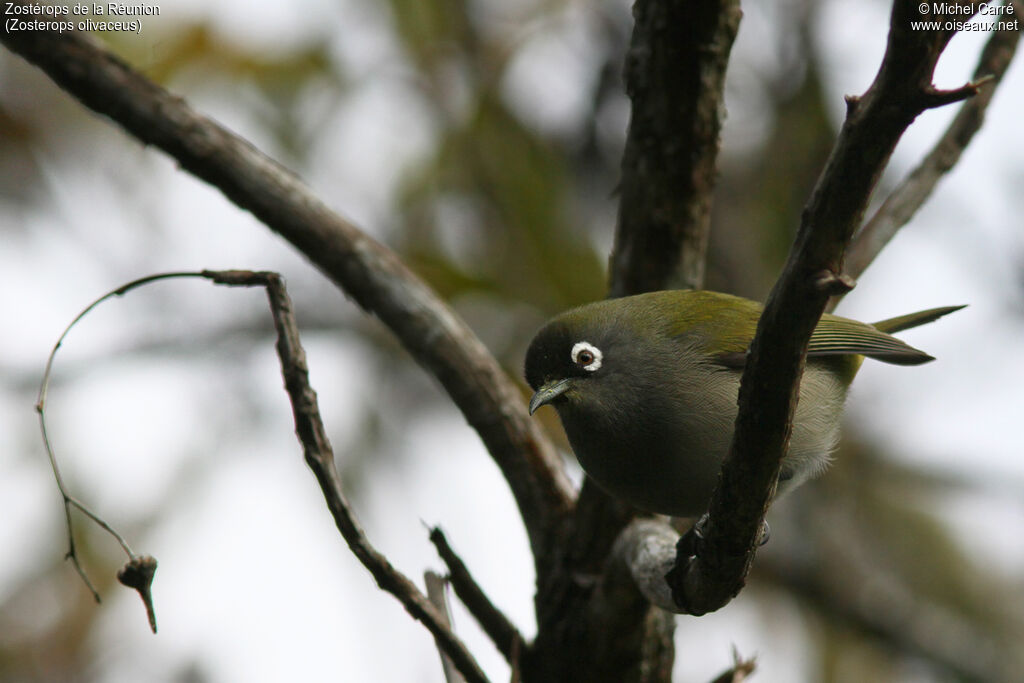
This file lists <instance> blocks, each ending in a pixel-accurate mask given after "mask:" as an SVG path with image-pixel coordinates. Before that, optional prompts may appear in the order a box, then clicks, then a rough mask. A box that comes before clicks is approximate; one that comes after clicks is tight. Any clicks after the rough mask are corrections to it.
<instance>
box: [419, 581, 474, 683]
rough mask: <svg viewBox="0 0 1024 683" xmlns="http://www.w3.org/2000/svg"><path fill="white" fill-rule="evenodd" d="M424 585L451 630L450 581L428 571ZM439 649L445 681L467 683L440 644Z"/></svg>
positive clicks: (431, 601) (432, 602)
mask: <svg viewBox="0 0 1024 683" xmlns="http://www.w3.org/2000/svg"><path fill="white" fill-rule="evenodd" d="M423 583H424V584H425V585H426V587H427V599H428V600H430V603H431V604H432V605H433V606H434V607H436V608H437V611H438V612H440V613H441V615H442V616H443V617H444V623H445V626H447V627H448V628H451V626H452V615H451V610H449V608H448V595H447V589H448V581H446V580H445V578H444V577H443V576H441V575H440V574H438V573H436V572H431V571H427V572H424V573H423ZM437 649H438V652H440V653H441V668H442V669H444V680H445V681H447V683H466V679H465V678H463V676H462V674H460V673H459V670H458V669H456V668H455V664H453V663H452V659H451V657H449V656H448V655H447V654H445V651H444V649H443V648H442V647H441V645H440V644H438V646H437Z"/></svg>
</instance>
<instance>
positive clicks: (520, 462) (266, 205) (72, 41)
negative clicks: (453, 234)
mask: <svg viewBox="0 0 1024 683" xmlns="http://www.w3.org/2000/svg"><path fill="white" fill-rule="evenodd" d="M19 4H26V3H24V2H23V0H19ZM0 40H2V41H3V42H4V43H5V44H6V45H7V46H8V47H9V48H10V49H11V50H13V51H14V52H16V53H18V54H20V55H21V56H23V57H24V58H25V59H27V60H28V61H29V62H31V63H33V64H35V65H36V66H38V67H39V68H41V69H43V71H45V72H46V73H47V74H48V75H49V76H50V78H52V79H53V80H54V81H55V82H56V83H57V84H58V85H60V86H61V87H62V88H64V89H65V90H67V91H68V92H70V93H71V94H72V95H74V96H75V97H76V98H78V99H79V100H80V101H81V102H82V103H83V104H85V105H86V106H88V107H90V108H92V109H93V110H95V111H97V112H99V113H101V114H104V115H106V116H109V117H110V118H111V119H113V120H114V121H116V122H117V123H119V124H120V125H121V126H123V127H124V128H125V130H127V131H128V132H129V133H130V134H132V135H133V136H135V137H136V138H138V139H139V140H140V141H142V142H143V143H146V144H150V145H154V146H156V147H159V148H160V149H162V150H163V151H165V152H166V153H167V154H169V155H170V156H171V157H173V158H174V159H175V160H177V162H178V163H179V164H180V165H181V167H182V168H184V169H185V170H187V171H189V172H190V173H192V174H193V175H195V176H196V177H198V178H201V179H202V180H205V181H206V182H208V183H210V184H211V185H213V186H214V187H216V188H218V189H219V190H220V191H221V192H223V193H224V195H225V196H226V197H227V198H228V199H230V200H231V201H232V202H234V203H235V204H237V205H238V206H239V207H241V208H243V209H246V210H248V211H250V212H252V214H253V215H255V216H256V217H257V218H258V219H259V220H261V221H263V222H264V223H265V224H266V225H267V226H268V227H270V228H271V229H272V230H274V231H275V232H277V233H278V234H280V235H282V236H283V237H284V238H286V239H287V240H288V241H290V242H291V243H292V244H293V245H295V247H297V248H298V249H299V250H300V251H301V252H302V253H303V254H305V255H306V257H307V258H308V259H310V261H312V262H313V263H314V264H316V266H317V267H319V268H320V270H322V271H323V272H324V273H325V274H326V275H327V276H328V277H330V278H331V279H332V280H333V281H334V282H335V283H337V284H338V285H339V286H341V287H342V288H343V289H344V290H345V291H346V292H347V293H348V294H349V295H350V296H351V297H352V298H353V299H355V300H356V302H357V303H359V305H360V306H362V307H363V308H364V309H366V310H367V311H369V312H371V313H374V314H375V315H377V316H378V317H379V318H380V319H381V320H382V321H383V322H384V324H385V325H387V326H388V327H389V328H390V329H391V330H392V331H393V332H394V334H395V335H396V336H397V337H398V339H399V340H400V341H401V343H402V344H403V345H404V346H405V348H406V349H407V350H408V351H409V352H410V353H411V354H412V356H413V357H414V358H415V359H416V360H417V361H418V362H419V363H420V364H421V365H422V366H423V367H424V368H425V369H426V370H427V371H428V372H430V373H431V374H433V375H434V376H435V377H437V379H438V380H439V381H440V383H441V384H442V385H443V386H444V388H445V389H446V390H447V392H448V393H449V395H450V396H451V397H452V400H453V401H454V402H455V404H456V405H457V406H458V407H459V409H460V410H461V411H462V413H463V415H465V417H466V420H467V421H468V422H469V424H470V425H471V426H472V427H473V428H474V429H476V431H477V432H478V433H479V434H480V437H481V439H482V440H483V442H484V444H485V445H486V447H487V449H488V450H489V451H490V453H491V456H492V457H493V458H494V460H495V462H496V463H497V464H498V466H499V467H500V468H501V471H502V473H503V474H504V476H505V478H506V480H507V481H508V483H509V486H510V487H511V489H512V493H513V495H514V496H515V499H516V503H517V504H518V506H519V510H520V513H521V515H522V518H523V521H524V524H525V526H526V529H527V533H528V536H529V539H530V543H531V547H532V549H533V555H534V558H535V561H538V562H540V561H543V560H544V559H545V558H549V557H550V553H549V552H547V550H549V549H550V547H551V545H552V544H554V543H555V540H554V539H555V534H556V532H555V530H556V529H557V528H558V527H559V524H560V522H561V520H563V519H564V518H565V515H567V514H568V512H569V510H570V509H571V505H572V499H573V493H572V487H571V485H570V483H569V482H568V479H567V478H566V477H565V474H564V472H563V469H562V464H561V462H560V460H559V457H558V455H557V453H556V452H555V450H554V448H553V446H552V445H551V444H550V442H549V441H548V440H547V439H546V438H545V437H544V436H543V434H542V433H541V431H540V429H539V427H538V426H537V425H536V424H535V423H533V422H532V421H531V420H530V419H529V416H528V415H527V413H526V409H525V405H524V401H523V399H522V395H521V393H520V391H519V389H518V388H517V387H516V385H515V384H514V383H513V382H512V381H511V380H510V379H509V378H508V376H507V375H506V374H505V373H504V372H503V371H502V369H501V367H500V366H499V365H498V363H497V362H496V361H495V360H494V358H493V357H492V356H491V354H490V353H489V352H488V351H487V349H486V348H485V347H484V346H483V344H482V343H481V342H480V340H479V339H478V338H477V337H476V335H474V334H473V332H472V331H471V330H470V329H469V328H468V327H467V326H466V325H465V323H464V322H463V321H462V320H461V319H459V318H458V316H457V315H456V314H455V313H454V312H453V311H452V310H451V309H450V308H449V307H447V306H446V305H445V304H444V302H442V301H441V300H440V299H439V298H438V297H437V296H436V294H435V293H434V292H433V291H432V290H431V289H430V288H429V287H428V286H427V285H426V284H424V283H423V282H422V281H421V280H420V279H419V278H417V277H416V276H415V275H414V274H413V273H411V272H410V271H409V270H408V269H407V268H406V267H405V266H404V264H402V262H401V261H400V260H399V259H398V258H397V257H396V256H395V255H394V253H393V252H391V251H390V250H388V249H387V248H386V247H384V246H383V245H381V244H379V243H378V242H376V241H374V240H373V239H372V238H370V237H369V236H367V235H366V234H364V233H363V232H361V231H360V230H359V229H357V228H356V227H355V226H354V225H352V224H351V223H349V222H347V221H346V220H344V219H342V218H341V217H339V216H338V215H337V214H335V213H333V212H332V211H331V210H330V209H329V208H328V207H327V206H326V205H325V204H324V203H323V202H321V201H320V200H319V199H318V198H317V197H316V196H315V195H314V194H313V193H312V192H311V191H310V190H309V188H307V187H306V186H305V185H304V184H303V183H302V182H301V181H300V180H299V179H298V178H296V177H295V176H294V175H293V174H292V173H291V172H289V171H288V170H286V169H284V168H282V167H281V166H279V165H278V164H277V163H275V162H274V161H273V160H271V159H269V158H268V157H266V156H264V155H263V154H262V153H260V152H259V151H257V150H256V149H255V148H254V147H252V145H250V144H249V143H248V142H246V141H245V140H243V139H241V138H240V137H238V136H236V135H234V134H233V133H231V132H229V131H228V130H226V129H225V128H223V127H222V126H220V125H218V124H217V123H215V122H214V121H212V120H210V119H208V118H206V117H204V116H201V115H199V114H197V113H196V112H194V111H193V110H192V109H191V108H190V107H189V106H188V105H187V104H186V103H185V101H184V100H182V99H181V98H179V97H175V96H173V95H171V94H170V93H168V92H167V91H166V90H164V89H163V88H161V87H159V86H157V85H155V84H153V83H152V82H150V81H149V80H147V79H146V78H144V77H143V76H141V75H140V74H138V73H137V72H135V71H134V70H132V69H131V68H130V67H129V66H128V65H126V64H125V63H123V62H122V61H121V60H120V59H118V58H117V57H116V56H114V55H112V54H111V53H109V52H108V51H107V50H105V49H104V48H103V47H102V46H100V45H99V44H98V43H97V42H96V41H95V40H93V39H92V38H91V37H89V36H86V35H81V34H78V33H76V32H67V33H58V32H55V31H34V32H3V33H0Z"/></svg>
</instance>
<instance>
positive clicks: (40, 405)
mask: <svg viewBox="0 0 1024 683" xmlns="http://www.w3.org/2000/svg"><path fill="white" fill-rule="evenodd" d="M199 275H200V274H199V273H195V272H187V273H186V272H175V273H159V274H157V275H149V276H147V277H144V278H139V279H138V280H133V281H131V282H129V283H127V284H124V285H121V286H120V287H118V288H117V289H114V290H111V291H109V292H107V293H106V294H104V295H103V296H101V297H99V298H98V299H96V300H95V301H93V302H92V303H91V304H89V305H88V306H86V307H85V308H84V309H82V311H81V312H80V313H79V314H78V315H76V316H75V318H74V319H73V320H72V321H71V322H70V323H68V326H67V327H65V328H64V331H63V332H61V335H60V337H59V338H58V339H57V343H56V344H54V345H53V350H51V351H50V355H49V357H48V358H47V359H46V369H45V370H44V371H43V379H42V382H41V383H40V385H39V395H38V397H37V398H36V405H35V409H36V413H38V415H39V431H40V433H41V435H42V439H43V447H44V448H45V449H46V456H47V458H49V460H50V469H51V470H53V479H54V481H55V482H56V483H57V490H59V491H60V495H61V498H62V499H63V501H64V522H65V525H66V527H67V534H68V552H67V554H66V555H65V558H66V559H69V560H71V563H72V564H73V565H74V567H75V571H76V572H78V575H79V576H80V577H82V581H83V582H84V583H85V585H86V587H88V589H89V591H90V592H91V593H92V596H93V599H94V600H96V602H101V599H100V594H99V591H97V590H96V587H95V586H94V585H93V583H92V581H90V580H89V576H88V574H86V571H85V568H84V567H83V566H82V563H81V561H80V559H79V557H78V550H77V549H76V547H75V532H74V525H73V523H72V518H71V509H72V508H76V509H78V510H79V511H80V512H81V513H82V514H84V515H85V516H86V517H88V518H89V519H91V520H92V521H93V522H95V523H96V524H97V525H98V526H99V527H100V528H101V529H103V530H104V531H106V532H107V533H108V534H110V535H111V536H113V537H114V538H115V539H116V540H117V542H118V543H119V544H120V545H121V548H122V549H123V550H124V552H125V554H126V555H128V560H129V562H132V561H136V560H137V559H138V556H137V555H136V554H135V553H134V552H133V551H132V549H131V546H129V545H128V541H127V540H126V539H125V538H124V536H122V535H121V534H120V533H118V532H117V530H116V529H114V528H113V527H112V526H111V525H110V524H108V523H107V521H106V520H104V519H103V518H102V517H100V516H99V515H98V514H96V513H95V512H93V511H92V510H90V509H89V508H88V507H87V506H86V505H85V504H84V503H83V502H82V501H80V500H78V499H77V498H75V497H74V496H72V495H71V494H70V493H68V488H67V485H66V484H65V483H64V477H63V476H62V475H61V471H60V467H59V466H58V465H57V455H56V453H55V452H54V449H53V445H52V443H51V442H50V435H49V432H48V431H47V429H46V398H47V394H48V392H49V389H50V378H51V376H52V375H53V362H54V360H55V359H56V357H57V351H58V350H59V349H60V347H61V345H62V344H63V343H64V339H65V338H66V337H67V336H68V333H69V332H71V329H72V328H73V327H74V326H75V325H77V324H78V322H79V321H80V320H82V318H84V317H85V316H86V315H88V314H89V313H90V312H91V311H92V310H93V309H94V308H96V307H97V306H99V305H100V304H101V303H103V302H104V301H106V300H107V299H110V298H113V297H115V296H122V295H124V294H125V293H126V292H129V291H131V290H133V289H135V288H136V287H141V286H142V285H146V284H149V283H150V282H156V281H158V280H169V279H172V278H179V277H198V276H199ZM143 601H144V602H145V596H143ZM146 610H147V612H149V613H150V624H151V625H152V626H153V632H154V633H155V632H156V625H155V624H156V622H155V617H153V616H152V605H151V604H150V603H149V602H146Z"/></svg>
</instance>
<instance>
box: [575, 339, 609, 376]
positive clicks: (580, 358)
mask: <svg viewBox="0 0 1024 683" xmlns="http://www.w3.org/2000/svg"><path fill="white" fill-rule="evenodd" d="M570 355H571V356H572V362H573V363H575V364H576V365H578V366H580V367H581V368H583V369H584V370H586V371H587V372H596V371H597V370H599V369H600V368H601V359H603V358H604V354H603V353H601V349H599V348H597V347H596V346H594V345H593V344H591V343H590V342H585V341H581V342H577V343H576V344H574V345H573V347H572V353H571V354H570Z"/></svg>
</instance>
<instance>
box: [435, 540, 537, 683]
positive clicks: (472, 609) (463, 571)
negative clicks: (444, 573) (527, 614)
mask: <svg viewBox="0 0 1024 683" xmlns="http://www.w3.org/2000/svg"><path fill="white" fill-rule="evenodd" d="M430 542H431V543H433V544H434V547H436V548H437V554H438V555H440V556H441V559H442V560H444V563H445V565H447V567H448V572H449V574H448V580H449V581H450V582H451V584H452V588H454V589H455V594H456V595H457V596H459V600H461V601H462V604H464V605H465V606H466V609H468V610H469V613H470V614H472V615H473V618H474V619H476V620H477V623H479V624H480V627H481V628H482V629H483V630H484V633H486V634H487V635H488V637H489V638H490V639H491V642H493V643H494V646H495V647H497V648H498V652H500V653H501V654H502V655H504V657H505V660H506V661H507V662H508V663H509V664H511V665H512V666H513V668H515V667H517V666H518V662H517V661H516V657H517V656H518V654H519V652H520V651H521V649H522V646H523V643H525V642H526V641H525V640H524V639H523V636H522V634H521V633H520V632H519V629H517V628H516V627H515V624H513V623H512V622H511V621H510V620H509V618H508V617H506V616H505V614H504V613H503V612H502V611H501V610H500V609H498V608H497V607H496V606H495V605H494V603H492V602H491V599H490V598H489V597H487V594H486V593H485V592H484V590H483V589H482V588H481V587H480V584H478V583H477V582H476V580H475V579H474V578H473V575H472V574H470V573H469V568H468V567H466V563H465V562H463V561H462V558H461V557H459V556H458V555H457V554H455V551H454V550H452V547H451V546H450V545H449V544H448V539H447V538H445V535H444V532H443V531H441V529H439V528H438V527H434V528H433V529H431V530H430Z"/></svg>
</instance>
